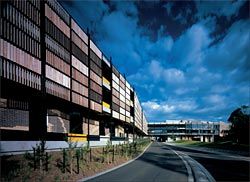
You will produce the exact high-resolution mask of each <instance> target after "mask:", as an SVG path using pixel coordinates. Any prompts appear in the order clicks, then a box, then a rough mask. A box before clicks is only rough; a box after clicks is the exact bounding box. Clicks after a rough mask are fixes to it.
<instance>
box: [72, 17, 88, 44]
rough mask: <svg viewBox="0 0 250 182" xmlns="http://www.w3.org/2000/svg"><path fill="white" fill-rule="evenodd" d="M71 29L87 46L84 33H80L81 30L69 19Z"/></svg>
mask: <svg viewBox="0 0 250 182" xmlns="http://www.w3.org/2000/svg"><path fill="white" fill-rule="evenodd" d="M71 27H72V29H73V30H74V31H75V32H76V33H77V34H78V36H79V37H81V39H82V40H83V41H84V42H85V43H86V44H88V36H87V35H86V34H85V32H84V31H82V29H81V28H80V27H79V26H78V25H77V24H76V22H75V21H74V20H73V19H71Z"/></svg>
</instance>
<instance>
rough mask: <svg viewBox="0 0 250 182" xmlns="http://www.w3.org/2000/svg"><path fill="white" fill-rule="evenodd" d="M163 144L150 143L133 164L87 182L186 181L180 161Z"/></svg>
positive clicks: (183, 166) (184, 169)
mask: <svg viewBox="0 0 250 182" xmlns="http://www.w3.org/2000/svg"><path fill="white" fill-rule="evenodd" d="M164 145H165V144H163V143H158V142H155V143H152V144H151V146H150V147H149V148H148V149H147V150H146V152H145V153H144V154H143V155H142V156H141V157H140V158H138V159H137V160H135V161H134V162H132V163H130V164H128V165H126V166H123V167H121V168H119V169H117V170H114V171H111V172H109V173H106V174H104V175H101V176H99V177H96V178H94V179H92V180H89V181H107V182H111V181H119V182H120V181H126V182H129V181H135V182H147V181H178V182H181V181H187V170H186V168H185V165H184V163H183V162H182V160H181V159H180V158H179V157H178V156H177V155H176V154H175V153H174V152H173V151H171V150H169V149H166V148H164V147H163V146H164Z"/></svg>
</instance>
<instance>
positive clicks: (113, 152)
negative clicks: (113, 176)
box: [112, 145, 115, 162]
mask: <svg viewBox="0 0 250 182" xmlns="http://www.w3.org/2000/svg"><path fill="white" fill-rule="evenodd" d="M114 161H115V147H114V145H113V150H112V162H114Z"/></svg>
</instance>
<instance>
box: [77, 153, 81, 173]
mask: <svg viewBox="0 0 250 182" xmlns="http://www.w3.org/2000/svg"><path fill="white" fill-rule="evenodd" d="M79 156H80V155H79V152H77V155H76V165H77V174H79Z"/></svg>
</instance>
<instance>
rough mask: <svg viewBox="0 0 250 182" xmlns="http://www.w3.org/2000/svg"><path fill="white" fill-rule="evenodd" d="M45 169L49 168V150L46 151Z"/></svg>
mask: <svg viewBox="0 0 250 182" xmlns="http://www.w3.org/2000/svg"><path fill="white" fill-rule="evenodd" d="M45 170H46V171H48V170H49V156H48V152H46V153H45Z"/></svg>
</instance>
